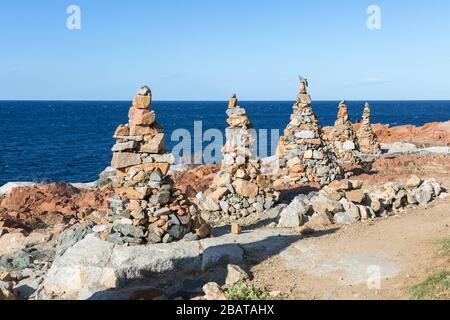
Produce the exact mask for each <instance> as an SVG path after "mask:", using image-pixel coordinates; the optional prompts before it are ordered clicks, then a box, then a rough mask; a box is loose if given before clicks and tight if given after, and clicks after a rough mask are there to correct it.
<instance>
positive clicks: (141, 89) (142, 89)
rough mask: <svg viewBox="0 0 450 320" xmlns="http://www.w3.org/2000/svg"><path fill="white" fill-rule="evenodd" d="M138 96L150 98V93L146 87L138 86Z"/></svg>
mask: <svg viewBox="0 0 450 320" xmlns="http://www.w3.org/2000/svg"><path fill="white" fill-rule="evenodd" d="M137 94H138V96H151V95H152V91H151V90H150V88H149V87H148V86H140V87H139V88H138V90H137Z"/></svg>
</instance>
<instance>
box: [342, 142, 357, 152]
mask: <svg viewBox="0 0 450 320" xmlns="http://www.w3.org/2000/svg"><path fill="white" fill-rule="evenodd" d="M342 148H343V149H344V150H347V151H349V150H355V149H356V146H355V143H354V142H353V141H350V140H347V141H345V142H344V144H343V145H342Z"/></svg>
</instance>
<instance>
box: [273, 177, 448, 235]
mask: <svg viewBox="0 0 450 320" xmlns="http://www.w3.org/2000/svg"><path fill="white" fill-rule="evenodd" d="M445 191H446V190H445V189H444V188H443V187H442V185H441V184H440V183H439V182H438V181H437V180H436V179H434V178H430V179H427V180H425V181H423V180H422V179H420V178H419V177H417V176H415V175H413V176H410V177H409V178H408V179H406V180H401V181H394V182H388V183H385V184H380V185H369V186H367V187H364V185H363V182H362V181H357V180H348V179H344V180H340V181H333V182H332V183H330V184H329V185H327V186H325V187H324V188H322V189H321V190H320V191H319V192H311V193H309V194H308V195H303V194H302V195H299V196H297V197H296V198H294V200H293V201H292V202H291V203H290V204H289V205H288V206H287V207H286V208H285V209H284V210H283V211H282V212H281V213H280V219H279V224H278V226H279V227H281V228H297V227H301V226H305V227H307V228H309V229H313V230H315V229H320V228H322V227H328V226H330V225H331V224H333V223H336V224H353V223H355V222H357V221H365V220H373V219H377V218H380V217H389V216H392V215H395V214H398V213H401V212H405V211H406V210H407V209H413V208H418V207H421V208H426V207H427V206H428V204H429V203H431V202H433V201H434V200H436V199H437V198H438V197H441V196H443V197H445V196H446V195H447V193H446V192H445Z"/></svg>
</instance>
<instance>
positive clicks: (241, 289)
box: [225, 281, 274, 301]
mask: <svg viewBox="0 0 450 320" xmlns="http://www.w3.org/2000/svg"><path fill="white" fill-rule="evenodd" d="M225 295H226V296H227V298H228V299H229V300H240V301H248V300H274V298H273V297H272V296H270V294H269V293H268V292H265V291H264V290H261V289H260V288H258V287H256V286H254V285H247V284H246V283H245V282H243V281H241V282H238V283H237V284H235V285H234V286H232V287H230V288H228V289H227V290H226V292H225Z"/></svg>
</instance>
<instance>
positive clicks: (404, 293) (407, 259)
mask: <svg viewBox="0 0 450 320" xmlns="http://www.w3.org/2000/svg"><path fill="white" fill-rule="evenodd" d="M436 177H437V178H440V180H441V181H442V182H443V183H444V185H445V186H446V187H449V186H450V177H449V176H444V177H443V176H442V175H440V177H439V176H436ZM448 237H450V198H447V199H445V200H441V199H440V200H437V201H436V202H435V203H434V204H432V205H430V206H429V207H428V208H426V209H416V210H409V211H407V212H405V213H402V214H401V215H398V216H393V217H389V218H386V219H384V220H380V221H376V222H367V223H357V224H354V225H352V226H346V227H342V228H339V229H331V230H329V231H328V232H323V233H322V234H319V235H315V236H312V237H309V238H306V239H302V240H300V241H298V242H296V243H294V244H293V245H291V246H289V247H288V248H286V249H285V250H284V251H282V252H281V253H280V254H279V255H277V256H272V257H269V258H268V259H267V260H265V261H263V262H262V263H260V264H258V265H256V266H254V267H253V268H252V272H253V276H254V279H253V283H254V284H256V285H257V286H259V287H263V288H265V289H267V290H269V291H280V292H281V294H282V296H283V297H284V298H287V299H356V300H358V299H408V298H409V288H410V287H411V286H412V285H414V284H417V283H419V282H421V281H423V280H424V279H425V278H426V277H427V275H429V274H430V273H431V272H432V271H433V270H434V269H435V268H437V267H442V266H447V267H448V266H449V265H450V264H449V261H448V258H443V257H440V256H438V255H437V248H436V244H435V243H436V241H437V240H440V239H443V238H448ZM378 275H380V277H378ZM378 279H379V282H378ZM369 285H370V287H369Z"/></svg>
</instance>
